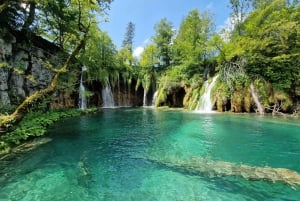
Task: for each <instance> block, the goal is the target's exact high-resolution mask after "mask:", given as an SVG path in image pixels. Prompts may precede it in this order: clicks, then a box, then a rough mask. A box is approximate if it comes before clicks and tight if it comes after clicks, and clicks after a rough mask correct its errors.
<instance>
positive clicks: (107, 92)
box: [102, 80, 115, 108]
mask: <svg viewBox="0 0 300 201" xmlns="http://www.w3.org/2000/svg"><path fill="white" fill-rule="evenodd" d="M102 99H103V106H102V107H103V108H113V107H115V103H114V98H113V93H112V91H111V86H110V84H109V81H108V80H107V82H106V85H105V86H104V87H103V88H102Z"/></svg>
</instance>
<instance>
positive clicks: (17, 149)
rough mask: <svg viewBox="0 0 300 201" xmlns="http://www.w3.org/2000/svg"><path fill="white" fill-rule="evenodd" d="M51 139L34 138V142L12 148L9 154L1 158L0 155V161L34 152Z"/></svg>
mask: <svg viewBox="0 0 300 201" xmlns="http://www.w3.org/2000/svg"><path fill="white" fill-rule="evenodd" d="M51 141H52V139H51V138H48V137H41V138H36V139H34V140H31V141H28V142H25V143H23V144H21V145H19V146H17V147H15V148H13V149H12V150H11V151H10V153H8V154H5V155H3V156H1V155H0V161H1V160H4V159H7V158H14V157H16V156H17V155H18V154H22V153H25V152H28V151H31V150H34V149H36V148H38V147H40V146H41V145H43V144H47V143H49V142H51Z"/></svg>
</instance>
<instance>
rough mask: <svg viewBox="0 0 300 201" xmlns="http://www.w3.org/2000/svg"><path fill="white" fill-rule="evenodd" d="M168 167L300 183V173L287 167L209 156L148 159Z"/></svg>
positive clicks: (291, 184) (252, 178) (218, 174)
mask: <svg viewBox="0 0 300 201" xmlns="http://www.w3.org/2000/svg"><path fill="white" fill-rule="evenodd" d="M148 160H149V161H151V162H153V163H156V164H160V165H163V166H166V167H171V168H175V169H180V170H184V171H188V172H192V173H195V174H208V175H209V176H210V177H222V176H239V177H242V178H244V179H247V180H265V181H269V182H283V183H285V184H288V185H290V186H292V187H293V188H294V187H296V186H298V185H300V174H299V173H298V172H296V171H293V170H290V169H287V168H272V167H267V166H266V167H255V166H248V165H237V164H235V163H231V162H226V161H214V160H210V159H207V158H202V157H198V158H193V159H189V160H188V159H172V158H167V159H162V160H158V159H148Z"/></svg>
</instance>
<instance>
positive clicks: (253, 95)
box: [250, 83, 264, 114]
mask: <svg viewBox="0 0 300 201" xmlns="http://www.w3.org/2000/svg"><path fill="white" fill-rule="evenodd" d="M250 89H251V95H252V98H253V100H254V102H255V104H256V106H257V110H258V112H259V114H264V109H263V107H262V105H261V103H260V101H259V99H258V95H257V92H256V89H255V87H254V85H253V83H251V84H250Z"/></svg>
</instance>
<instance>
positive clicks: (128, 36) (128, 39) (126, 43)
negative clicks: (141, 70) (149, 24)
mask: <svg viewBox="0 0 300 201" xmlns="http://www.w3.org/2000/svg"><path fill="white" fill-rule="evenodd" d="M134 31H135V25H134V24H133V23H132V22H129V23H128V25H127V28H126V33H125V37H124V40H123V42H122V48H128V49H129V51H130V52H131V54H132V47H133V38H134Z"/></svg>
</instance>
